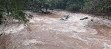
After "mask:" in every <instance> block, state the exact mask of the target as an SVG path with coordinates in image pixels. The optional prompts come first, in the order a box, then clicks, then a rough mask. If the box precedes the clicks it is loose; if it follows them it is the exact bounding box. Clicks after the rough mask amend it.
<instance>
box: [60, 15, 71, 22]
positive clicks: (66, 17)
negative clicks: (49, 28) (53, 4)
mask: <svg viewBox="0 0 111 49" xmlns="http://www.w3.org/2000/svg"><path fill="white" fill-rule="evenodd" d="M69 17H70V16H64V17H63V18H61V19H60V20H64V21H65V20H68V19H69Z"/></svg>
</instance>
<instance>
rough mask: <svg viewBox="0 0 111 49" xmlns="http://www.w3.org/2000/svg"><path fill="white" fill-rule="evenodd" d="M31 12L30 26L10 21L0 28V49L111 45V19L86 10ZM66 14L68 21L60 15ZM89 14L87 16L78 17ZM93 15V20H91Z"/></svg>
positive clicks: (96, 48) (76, 48)
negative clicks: (82, 11) (84, 12)
mask: <svg viewBox="0 0 111 49" xmlns="http://www.w3.org/2000/svg"><path fill="white" fill-rule="evenodd" d="M51 12H52V13H53V14H51V15H44V14H43V15H42V14H35V13H34V14H33V12H29V11H27V12H26V13H28V14H33V16H34V17H33V18H32V19H30V23H29V28H30V29H29V28H26V27H25V26H24V25H23V24H12V25H9V26H7V27H5V29H4V30H2V28H3V25H1V29H0V31H2V32H4V33H5V34H6V35H1V36H0V49H111V38H110V37H111V20H108V19H105V18H97V17H93V16H91V15H88V14H82V13H70V12H67V11H61V10H54V11H51ZM65 15H69V16H70V18H69V19H68V20H67V21H63V20H60V18H61V17H63V16H65ZM84 17H88V19H86V20H80V19H81V18H84ZM92 19H93V21H91V20H92Z"/></svg>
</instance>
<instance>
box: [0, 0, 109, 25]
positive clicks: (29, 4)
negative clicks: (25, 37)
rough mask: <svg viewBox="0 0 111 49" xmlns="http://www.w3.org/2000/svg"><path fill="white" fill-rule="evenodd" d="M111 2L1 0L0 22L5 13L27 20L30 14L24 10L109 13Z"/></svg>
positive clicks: (100, 0) (94, 0) (107, 0)
mask: <svg viewBox="0 0 111 49" xmlns="http://www.w3.org/2000/svg"><path fill="white" fill-rule="evenodd" d="M110 3H111V0H0V23H1V22H2V18H3V17H4V15H6V16H7V17H11V18H13V19H18V20H20V21H24V22H27V21H28V19H27V17H28V16H27V15H26V14H25V13H24V12H23V11H24V10H32V11H41V12H43V13H47V12H48V11H47V9H64V10H69V11H73V12H87V13H106V14H107V13H111V4H110ZM42 9H45V11H44V10H42ZM4 13H5V14H4Z"/></svg>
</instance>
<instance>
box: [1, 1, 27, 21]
mask: <svg viewBox="0 0 111 49" xmlns="http://www.w3.org/2000/svg"><path fill="white" fill-rule="evenodd" d="M24 6H25V0H0V14H1V15H0V20H1V19H2V17H4V16H3V13H7V14H8V15H7V16H8V17H13V18H15V19H17V20H21V21H24V22H27V21H28V19H27V18H26V15H25V13H24V12H23V10H24Z"/></svg>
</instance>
